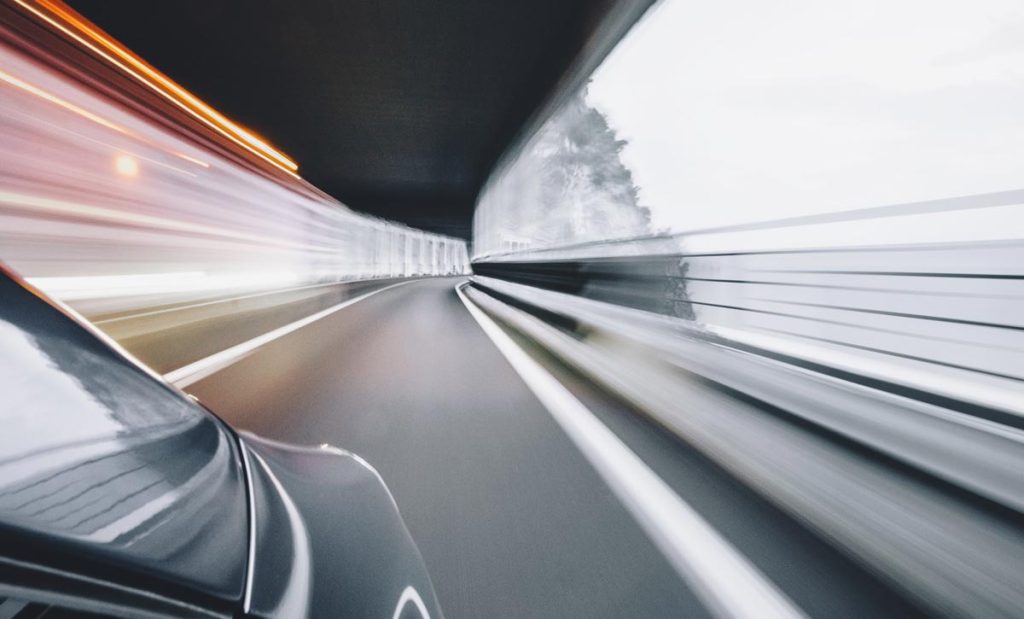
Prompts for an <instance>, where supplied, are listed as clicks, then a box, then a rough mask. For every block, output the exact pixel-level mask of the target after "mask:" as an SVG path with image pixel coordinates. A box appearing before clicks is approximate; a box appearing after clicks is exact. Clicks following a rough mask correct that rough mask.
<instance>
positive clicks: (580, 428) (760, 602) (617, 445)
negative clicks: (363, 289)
mask: <svg viewBox="0 0 1024 619" xmlns="http://www.w3.org/2000/svg"><path fill="white" fill-rule="evenodd" d="M466 285H467V284H460V285H458V286H456V288H455V291H456V293H457V294H458V295H459V298H460V299H462V303H463V304H464V305H465V306H466V309H467V310H469V313H470V314H471V315H472V316H473V318H474V319H475V320H476V322H477V323H478V324H479V325H480V327H481V328H482V329H483V331H484V333H486V334H487V336H488V337H489V338H490V339H491V341H492V342H494V345H495V346H496V347H497V348H498V350H499V351H500V352H501V354H502V355H504V357H505V359H506V360H507V361H508V362H509V364H511V366H512V368H513V369H514V370H515V371H516V373H517V374H519V376H520V378H522V379H523V382H525V383H526V386H527V387H528V388H529V389H530V391H532V392H533V394H534V395H535V396H536V397H537V399H538V400H540V402H541V404H543V405H544V407H545V408H546V409H547V410H548V412H549V413H550V414H551V416H552V417H553V418H554V419H555V421H556V422H557V423H558V424H559V425H560V426H561V427H562V429H563V431H565V433H566V434H567V435H568V436H569V438H570V439H571V440H572V441H573V443H574V444H575V445H576V447H577V448H578V449H579V450H580V451H581V452H582V453H583V455H584V456H585V457H586V458H587V460H588V461H589V462H590V464H591V465H592V466H593V467H594V469H596V471H597V473H598V474H599V475H600V476H601V478H602V479H604V481H605V483H606V484H608V486H609V487H610V488H611V490H612V492H614V493H615V495H616V496H617V497H618V498H619V500H620V501H622V503H623V505H624V506H625V507H626V509H627V510H629V512H630V513H631V514H632V515H633V517H634V518H635V519H636V521H637V523H638V524H639V525H640V527H641V528H642V529H643V530H644V532H645V533H646V534H647V536H648V537H649V538H650V539H651V541H653V542H654V544H655V545H656V546H657V547H658V549H659V550H661V552H662V553H663V554H664V555H665V558H666V559H668V561H669V563H670V564H671V565H672V567H673V568H675V570H676V571H677V572H678V573H679V575H680V576H681V577H682V578H683V580H684V581H685V582H686V583H688V584H689V585H690V586H691V587H692V589H693V591H694V593H696V594H697V595H698V597H700V599H701V600H702V601H703V602H704V603H705V604H706V605H707V608H708V610H709V611H710V612H711V613H712V614H714V615H715V616H717V617H720V618H723V619H770V618H775V619H796V618H802V617H805V615H804V613H803V612H802V611H801V610H800V609H799V608H797V607H796V605H795V604H793V602H792V601H790V600H789V599H788V598H787V597H786V596H785V594H783V593H782V592H781V591H779V589H778V588H776V587H775V585H774V584H772V583H771V582H770V581H769V580H768V578H767V577H766V576H765V575H764V574H762V573H761V572H760V571H759V570H758V569H757V568H756V567H755V566H754V565H753V564H751V563H750V562H749V561H748V560H747V559H746V558H745V557H744V556H743V555H742V554H740V552H739V551H738V550H736V549H735V548H734V547H733V546H732V545H731V544H730V543H729V542H728V541H727V540H725V539H724V538H723V537H722V536H721V535H719V533H718V532H717V531H715V529H714V528H713V527H712V526H711V525H710V524H709V523H708V522H707V521H706V520H704V519H703V518H702V517H701V516H700V514H698V513H697V512H696V511H695V510H694V509H693V508H692V507H690V506H689V505H688V504H687V503H686V502H685V501H683V500H682V498H680V497H679V495H677V494H676V493H675V492H674V491H673V490H672V489H671V488H670V487H669V485H668V484H666V483H665V481H664V480H662V479H661V478H660V477H658V475H657V473H655V472H654V471H653V470H651V469H650V467H648V466H647V465H646V464H645V463H644V461H643V460H641V459H640V457H639V456H637V455H636V453H634V452H633V451H632V450H631V449H630V448H629V447H628V446H627V445H626V444H625V443H623V442H622V441H621V440H620V439H619V438H618V437H617V436H616V435H615V434H614V433H613V432H612V431H611V430H610V429H608V427H607V426H605V425H604V424H603V423H601V421H600V420H599V419H598V418H597V417H596V416H595V415H594V414H593V413H592V412H590V410H589V409H587V407H586V406H584V405H583V403H582V402H580V401H579V400H578V399H576V397H575V396H574V395H572V393H571V392H570V391H569V390H568V389H566V388H565V386H563V385H562V383H560V382H559V381H558V379H556V378H555V377H554V376H552V375H551V374H550V373H548V371H547V370H545V369H544V367H543V366H541V365H540V363H538V362H537V361H535V360H534V359H533V358H532V357H530V355H529V354H527V353H526V351H524V350H523V349H522V348H520V347H519V346H518V345H517V344H516V343H515V342H514V341H513V340H512V338H511V337H509V335H508V334H506V333H505V332H504V331H503V330H502V329H501V327H499V326H498V325H497V324H496V323H495V322H494V321H493V320H492V319H491V318H490V317H489V316H487V315H486V314H485V313H484V312H483V310H481V309H480V308H479V307H477V306H476V305H474V304H473V303H472V302H471V301H470V300H469V299H468V298H466V295H465V293H463V291H462V288H463V287H464V286H466Z"/></svg>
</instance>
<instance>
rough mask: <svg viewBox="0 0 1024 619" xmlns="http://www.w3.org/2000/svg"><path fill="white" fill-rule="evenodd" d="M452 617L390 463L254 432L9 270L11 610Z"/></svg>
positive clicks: (3, 377) (6, 470)
mask: <svg viewBox="0 0 1024 619" xmlns="http://www.w3.org/2000/svg"><path fill="white" fill-rule="evenodd" d="M87 613H95V614H97V615H100V616H117V617H165V616H204V617H206V616H212V617H225V616H231V617H240V616H254V617H286V618H293V617H304V616H323V617H386V618H387V617H402V618H419V617H440V616H441V612H440V610H439V609H438V606H437V600H436V598H435V595H434V590H433V587H432V585H431V582H430V579H429V577H428V575H427V572H426V569H425V567H424V564H423V560H422V558H421V557H420V554H419V551H418V550H417V548H416V546H415V544H414V542H413V540H412V538H411V537H410V535H409V532H408V530H407V529H406V527H405V524H404V522H403V521H402V518H401V516H400V515H399V513H398V509H397V507H396V505H395V502H394V500H393V499H392V497H391V494H390V493H389V492H388V489H387V487H386V486H385V485H384V482H383V480H381V478H380V476H379V475H378V474H377V472H376V471H375V470H374V469H373V468H372V467H370V466H369V465H368V464H367V463H366V462H364V461H363V460H361V459H360V458H359V457H357V456H354V455H352V454H349V453H346V452H344V451H341V450H339V449H335V448H332V447H328V446H322V447H311V448H307V447H297V446H292V445H285V444H281V443H276V442H273V441H269V440H265V439H262V438H259V437H256V436H254V435H250V434H241V435H240V434H238V433H236V432H235V431H233V430H232V429H231V428H229V427H228V426H227V425H226V424H224V423H223V422H222V421H220V420H219V419H218V418H217V417H216V416H214V415H213V414H212V413H210V412H209V411H208V410H206V409H205V408H203V407H202V406H200V405H199V404H198V403H197V402H195V401H194V400H192V399H191V398H190V397H188V396H187V395H185V394H183V393H182V392H180V391H178V390H177V389H175V388H174V387H172V386H170V385H169V384H167V383H166V382H164V381H163V380H162V379H161V378H160V377H159V376H157V375H155V374H153V373H152V372H151V371H149V370H148V369H147V368H145V367H144V366H142V365H141V364H139V363H137V362H135V361H134V360H132V359H131V357H130V356H128V355H127V354H126V353H124V352H123V351H121V350H120V349H119V348H118V347H117V345H116V344H114V343H112V342H111V341H109V340H108V339H107V338H106V337H104V336H103V335H102V334H100V333H99V332H97V331H96V330H95V329H93V328H92V327H91V326H89V325H88V324H86V323H85V322H84V321H83V320H81V319H80V318H78V317H77V316H75V315H74V313H73V312H71V311H70V310H68V309H66V308H63V307H61V306H60V305H59V304H56V303H54V302H52V301H49V300H47V299H46V298H45V296H44V295H42V294H40V293H39V292H38V291H36V290H33V289H32V288H31V287H30V286H28V285H27V284H25V283H24V282H22V281H20V280H19V279H18V278H17V277H15V276H13V275H11V274H10V273H9V272H7V271H4V270H0V616H3V617H13V616H17V617H37V616H41V615H43V614H45V616H46V617H48V618H50V617H61V616H81V615H83V614H87Z"/></svg>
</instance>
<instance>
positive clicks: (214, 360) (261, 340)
mask: <svg viewBox="0 0 1024 619" xmlns="http://www.w3.org/2000/svg"><path fill="white" fill-rule="evenodd" d="M409 281H412V280H409ZM409 281H404V282H398V283H397V284H391V285H390V286H385V287H383V288H378V289H377V290H373V291H371V292H368V293H366V294H363V295H360V296H358V297H354V298H352V299H349V300H348V301H343V302H341V303H339V304H337V305H333V306H331V307H328V308H327V309H325V310H321V311H319V312H317V313H315V314H312V315H310V316H306V317H305V318H303V319H301V320H296V321H295V322H293V323H291V324H287V325H285V326H283V327H278V328H277V329H274V330H273V331H270V332H268V333H264V334H263V335H260V336H257V337H254V338H252V339H251V340H248V341H246V342H242V343H241V344H236V345H234V346H232V347H231V348H226V349H224V350H222V351H220V352H218V353H214V354H212V355H210V356H209V357H206V358H204V359H200V360H199V361H194V362H192V363H190V364H188V365H186V366H185V367H181V368H178V369H177V370H172V371H170V372H168V373H166V374H164V380H166V381H168V382H170V383H172V384H174V385H175V386H176V387H182V388H183V387H187V386H189V385H191V384H192V383H194V382H197V381H200V380H202V379H204V378H206V377H207V376H209V375H210V374H213V373H214V372H216V371H218V370H221V369H223V368H225V367H227V366H229V365H231V364H232V363H235V362H236V361H238V360H240V359H242V358H243V357H245V356H247V355H248V354H249V353H251V352H253V351H254V350H256V349H257V348H259V347H260V346H263V345H264V344H268V343H270V342H273V341H274V340H276V339H278V338H281V337H284V336H286V335H288V334H289V333H291V332H293V331H297V330H299V329H301V328H302V327H305V326H306V325H308V324H312V323H314V322H316V321H318V320H320V319H321V318H326V317H327V316H330V315H331V314H333V313H334V312H337V311H338V310H343V309H345V308H346V307H348V306H349V305H352V304H353V303H358V302H359V301H362V300H363V299H368V298H370V297H372V296H373V295H375V294H377V293H378V292H384V291H385V290H389V289H391V288H394V287H396V286H401V285H403V284H408V283H409Z"/></svg>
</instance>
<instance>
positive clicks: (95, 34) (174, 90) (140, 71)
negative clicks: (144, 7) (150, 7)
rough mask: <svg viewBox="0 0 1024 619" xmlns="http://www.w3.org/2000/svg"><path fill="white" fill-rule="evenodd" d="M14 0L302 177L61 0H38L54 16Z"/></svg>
mask: <svg viewBox="0 0 1024 619" xmlns="http://www.w3.org/2000/svg"><path fill="white" fill-rule="evenodd" d="M15 2H16V3H17V4H19V5H20V6H21V7H22V8H24V9H25V10H27V11H29V12H31V13H32V14H34V15H35V16H37V17H39V18H40V19H42V20H44V21H46V22H47V23H49V24H50V25H52V26H53V27H55V28H57V29H58V30H60V31H61V32H63V33H65V34H67V35H68V36H70V37H71V38H73V39H74V40H76V41H78V42H79V43H81V44H82V45H83V46H85V47H87V48H89V49H91V50H92V51H93V52H95V53H96V54H98V55H99V56H101V57H103V58H104V59H106V60H107V61H108V62H110V63H111V64H113V65H115V66H117V67H118V68H120V69H121V70H122V71H124V72H125V73H127V74H129V75H131V76H132V77H133V78H135V79H136V80H137V81H139V82H140V83H142V84H143V85H145V86H147V87H148V88H150V89H151V90H153V91H154V92H156V93H157V94H159V95H161V96H162V97H164V98H165V99H167V100H168V101H170V102H171V103H173V104H175V105H177V106H178V107H179V108H181V109H182V110H184V111H186V112H188V113H189V114H190V115H192V116H194V117H195V118H197V119H198V120H200V121H202V122H203V123H204V124H206V125H208V126H209V127H211V128H212V129H214V130H215V131H217V132H218V133H220V134H222V135H224V136H225V137H227V138H228V139H230V140H231V141H233V142H235V143H236V144H238V145H239V146H242V147H243V148H245V149H246V150H248V151H250V152H252V153H253V154H255V155H257V156H259V157H260V158H261V159H263V160H265V161H267V162H268V163H270V164H272V165H274V166H275V167H277V168H279V169H281V170H283V171H285V172H287V173H288V174H290V175H292V176H294V177H296V178H299V176H298V174H296V173H295V172H296V171H297V170H298V169H299V167H298V165H297V164H296V163H295V162H294V161H292V160H291V159H289V158H288V157H287V156H286V155H285V154H284V153H282V152H280V151H278V150H277V149H275V148H274V147H272V146H271V145H270V144H268V143H267V142H265V141H263V140H261V139H259V138H258V137H256V136H255V135H253V134H252V133H251V132H249V131H247V130H245V129H243V128H242V127H240V126H238V125H237V124H235V123H234V122H232V121H230V120H228V119H227V118H226V117H224V116H223V115H222V114H221V113H220V112H218V111H217V110H215V109H213V108H212V107H210V106H209V105H207V104H206V103H204V102H203V101H201V100H200V99H199V98H197V97H196V96H195V95H193V94H192V93H190V92H188V91H187V90H185V89H184V88H182V87H181V86H179V85H178V84H177V83H175V82H174V81H173V80H171V79H170V78H168V77H167V76H165V75H164V74H162V73H160V72H159V71H158V70H156V69H155V68H153V67H152V66H151V65H149V64H148V63H147V62H146V61H144V60H142V59H141V58H139V57H138V56H136V55H135V54H134V53H132V52H131V51H130V50H128V49H127V48H126V47H124V46H123V45H121V44H120V43H118V42H117V41H115V40H114V39H113V38H111V37H110V36H109V35H107V34H106V33H104V32H103V31H102V30H100V29H99V28H97V27H96V26H94V25H93V24H91V23H90V22H89V21H88V20H86V19H85V18H84V17H82V16H81V15H79V14H78V13H76V12H75V11H74V10H72V9H71V8H70V7H68V6H66V5H65V4H64V3H62V2H59V0H36V2H35V4H38V5H40V6H41V7H43V8H44V9H46V11H48V12H49V13H51V14H52V15H53V16H55V17H56V18H55V17H52V16H51V15H50V14H47V12H44V11H42V10H40V9H39V8H36V7H35V6H33V4H32V3H31V2H29V0H15Z"/></svg>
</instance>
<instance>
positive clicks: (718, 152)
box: [590, 0, 1024, 238]
mask: <svg viewBox="0 0 1024 619" xmlns="http://www.w3.org/2000/svg"><path fill="white" fill-rule="evenodd" d="M590 101H591V103H592V104H594V105H596V106H597V107H598V108H600V109H601V110H602V111H604V112H605V113H606V114H607V115H608V117H609V121H610V122H611V124H612V125H613V126H614V127H615V128H616V129H617V130H618V131H619V134H620V137H623V138H626V139H627V140H629V145H628V146H627V147H626V150H625V151H624V159H625V162H626V164H627V165H629V166H630V168H631V169H632V170H633V173H634V175H635V178H636V181H637V183H638V185H639V186H640V187H641V196H642V199H643V203H644V204H645V205H646V206H649V207H651V210H652V213H653V219H654V224H655V226H656V227H657V228H666V227H667V228H671V229H673V230H690V229H695V228H704V227H708V226H718V225H728V224H734V223H742V222H750V221H759V220H771V219H777V218H780V217H788V216H793V215H803V214H811V213H819V212H827V211H839V210H846V209H852V208H861V207H871V206H881V205H886V204H895V203H900V202H908V201H914V200H924V199H930V198H942V197H950V196H958V195H966V194H973V193H982V192H989V191H1000V190H1006V189H1018V188H1024V122H1022V121H1024V0H855V1H850V0H843V1H838V0H793V1H781V0H776V1H764V0H716V1H714V2H695V1H692V0H665V1H664V2H663V3H662V5H660V6H657V7H655V8H654V9H653V10H652V11H651V12H650V13H649V14H648V16H647V17H645V18H644V20H643V21H642V22H641V23H640V24H638V25H637V27H636V28H634V30H633V31H632V32H631V33H630V35H629V36H628V37H627V38H626V40H625V41H623V43H621V44H620V45H619V47H618V48H617V49H616V50H615V51H614V52H613V53H612V55H611V56H610V57H609V58H608V60H607V61H606V62H605V63H604V65H602V67H601V68H600V69H598V71H597V73H596V74H595V76H594V79H593V82H592V84H591V86H590ZM968 213H969V212H968ZM1015 220H1016V221H1018V222H1020V221H1021V219H1020V218H1015ZM1021 232H1022V231H1021V230H1017V231H1015V233H1014V234H1013V236H1016V237H1018V238H1019V237H1020V235H1021Z"/></svg>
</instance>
